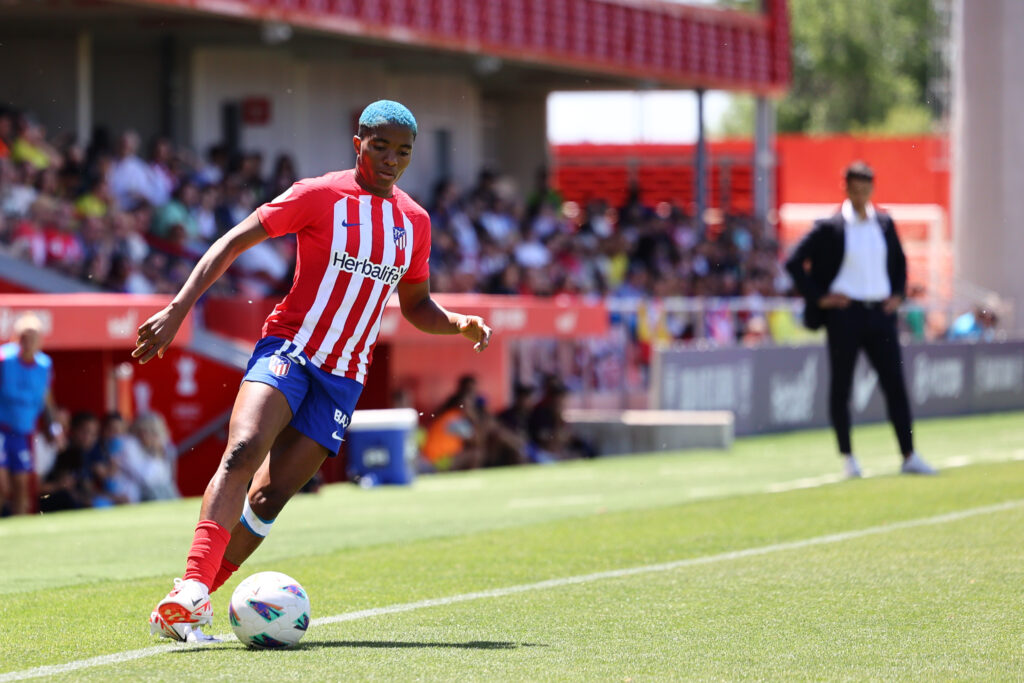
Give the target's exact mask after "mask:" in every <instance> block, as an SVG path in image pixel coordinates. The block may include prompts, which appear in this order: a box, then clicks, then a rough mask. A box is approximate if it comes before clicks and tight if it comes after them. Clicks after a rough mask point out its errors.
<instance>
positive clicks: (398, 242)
mask: <svg viewBox="0 0 1024 683" xmlns="http://www.w3.org/2000/svg"><path fill="white" fill-rule="evenodd" d="M391 234H392V235H393V236H394V238H395V248H396V249H405V227H403V226H401V225H396V226H394V227H393V228H392V229H391Z"/></svg>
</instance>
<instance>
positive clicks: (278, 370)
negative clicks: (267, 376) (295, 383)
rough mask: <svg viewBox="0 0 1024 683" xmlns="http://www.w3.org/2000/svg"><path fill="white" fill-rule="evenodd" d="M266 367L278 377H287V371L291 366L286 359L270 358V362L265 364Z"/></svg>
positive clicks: (279, 357)
mask: <svg viewBox="0 0 1024 683" xmlns="http://www.w3.org/2000/svg"><path fill="white" fill-rule="evenodd" d="M267 367H268V368H269V369H270V372H272V373H273V374H275V375H277V376H278V377H286V376H287V375H288V370H289V369H290V368H291V367H292V364H291V361H289V360H288V359H287V358H282V357H281V356H271V357H270V362H269V363H267Z"/></svg>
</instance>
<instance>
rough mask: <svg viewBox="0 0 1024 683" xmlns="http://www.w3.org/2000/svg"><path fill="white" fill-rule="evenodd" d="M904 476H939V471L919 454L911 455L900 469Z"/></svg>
mask: <svg viewBox="0 0 1024 683" xmlns="http://www.w3.org/2000/svg"><path fill="white" fill-rule="evenodd" d="M900 472H902V473H903V474H938V473H939V471H938V470H936V469H935V468H934V467H932V466H931V465H929V464H928V463H926V462H925V461H924V458H922V457H921V456H920V455H918V454H917V453H911V454H910V457H909V458H905V459H904V460H903V465H902V466H901V467H900Z"/></svg>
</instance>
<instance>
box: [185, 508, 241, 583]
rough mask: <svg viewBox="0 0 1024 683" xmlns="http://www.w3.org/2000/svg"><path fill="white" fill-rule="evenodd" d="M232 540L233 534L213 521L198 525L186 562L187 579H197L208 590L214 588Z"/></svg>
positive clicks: (206, 520)
mask: <svg viewBox="0 0 1024 683" xmlns="http://www.w3.org/2000/svg"><path fill="white" fill-rule="evenodd" d="M230 540H231V532H230V531H228V530H227V529H225V528H224V527H222V526H221V525H220V524H217V522H215V521H213V520H212V519H204V520H202V521H201V522H199V524H196V534H195V536H193V537H192V548H191V549H190V550H189V551H188V558H187V560H186V561H185V579H195V580H196V581H199V582H200V583H203V584H206V586H207V587H208V588H209V587H210V586H212V585H213V579H214V577H215V576H217V569H218V568H219V567H220V563H221V560H223V559H224V550H225V549H226V548H227V547H228V541H230Z"/></svg>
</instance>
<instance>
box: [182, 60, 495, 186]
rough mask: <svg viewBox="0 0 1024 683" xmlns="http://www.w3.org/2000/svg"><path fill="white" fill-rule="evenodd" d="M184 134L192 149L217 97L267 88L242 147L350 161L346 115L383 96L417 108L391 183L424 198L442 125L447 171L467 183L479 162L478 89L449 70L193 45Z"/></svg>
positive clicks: (335, 165)
mask: <svg viewBox="0 0 1024 683" xmlns="http://www.w3.org/2000/svg"><path fill="white" fill-rule="evenodd" d="M191 83H192V98H191V100H192V104H191V106H192V142H193V146H194V147H195V148H196V149H197V150H198V151H205V150H206V148H207V147H208V146H209V145H211V144H214V143H216V142H219V141H220V139H221V107H222V105H223V103H224V102H225V101H230V100H237V99H241V98H244V97H247V96H263V97H267V98H268V99H269V100H270V102H271V110H272V114H271V122H270V124H269V125H267V126H259V127H253V126H248V127H243V130H242V148H243V149H244V150H259V151H261V152H262V153H263V155H264V158H265V159H266V160H267V167H266V168H265V171H267V172H269V171H270V167H269V166H270V163H271V162H272V160H273V158H274V157H275V156H277V154H278V153H281V152H288V153H291V154H293V155H294V157H295V159H296V162H297V164H298V169H299V173H300V175H303V176H313V175H319V174H322V173H325V172H327V171H332V170H339V169H345V168H350V167H351V164H352V162H353V153H352V142H351V141H352V135H353V134H354V132H355V131H354V130H353V129H352V121H353V118H354V116H358V112H359V111H361V110H362V108H363V107H365V106H366V105H367V104H369V103H370V102H371V101H373V100H376V99H380V98H384V97H387V98H390V99H396V100H399V101H401V102H402V103H404V104H406V105H407V106H408V107H409V108H410V109H411V110H412V111H413V113H414V114H415V115H416V118H417V121H418V123H419V137H418V138H417V143H419V144H418V145H417V148H416V151H415V153H414V155H413V161H412V165H411V167H410V168H409V170H407V171H406V173H405V175H404V176H403V178H402V180H401V181H400V183H399V185H400V186H401V187H402V188H403V189H404V190H406V191H407V192H410V193H412V194H414V195H415V196H417V197H418V198H419V199H421V200H423V201H424V202H425V201H428V200H429V199H430V194H429V193H430V191H431V189H432V186H433V183H434V182H435V181H436V180H437V177H436V173H435V170H434V169H435V168H436V159H435V152H434V131H435V130H436V129H437V128H448V129H449V130H450V131H451V136H452V145H453V148H454V150H453V152H452V155H451V158H452V165H453V171H454V175H455V176H456V177H457V178H458V179H459V180H461V181H463V182H465V183H468V182H469V181H471V180H472V179H474V178H475V175H476V172H477V170H478V167H479V165H480V155H481V140H482V132H481V125H480V97H479V93H478V92H477V90H476V88H475V86H474V85H473V84H472V83H471V82H469V80H467V79H463V78H461V77H457V76H439V75H416V76H400V75H395V74H390V73H387V72H385V71H383V70H382V69H381V68H380V67H379V66H376V65H375V64H374V63H372V62H355V61H334V60H326V59H313V58H299V57H295V56H293V55H292V54H290V53H288V52H286V51H283V50H281V51H274V50H268V49H265V48H264V49H237V48H215V47H203V48H197V49H196V50H195V51H194V53H193V55H192V66H191Z"/></svg>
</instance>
